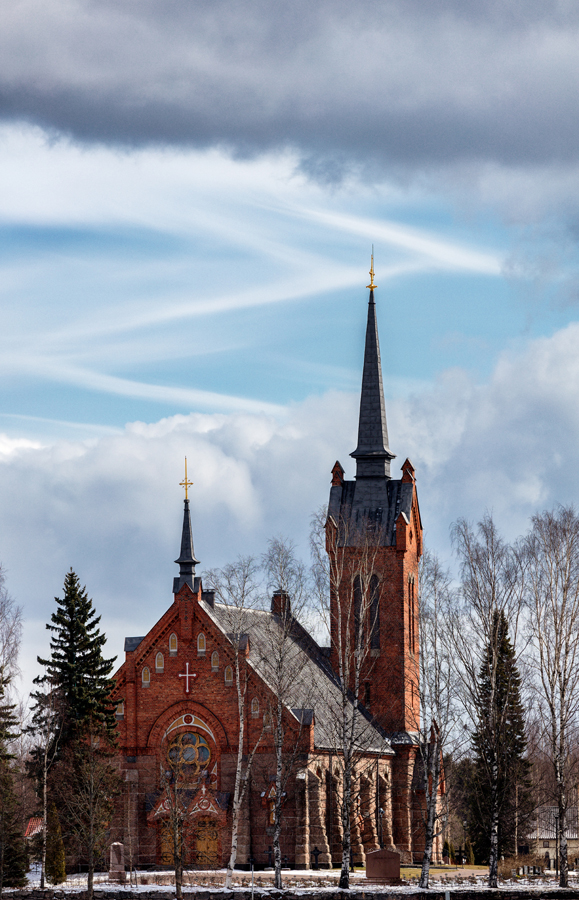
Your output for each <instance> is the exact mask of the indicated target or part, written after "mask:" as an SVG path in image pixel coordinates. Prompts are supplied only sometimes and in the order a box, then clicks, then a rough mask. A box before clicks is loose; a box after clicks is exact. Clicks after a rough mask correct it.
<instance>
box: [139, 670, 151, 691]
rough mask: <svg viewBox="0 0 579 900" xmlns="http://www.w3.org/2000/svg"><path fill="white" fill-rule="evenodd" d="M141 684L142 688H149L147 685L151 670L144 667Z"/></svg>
mask: <svg viewBox="0 0 579 900" xmlns="http://www.w3.org/2000/svg"><path fill="white" fill-rule="evenodd" d="M141 683H142V685H143V687H149V685H150V683H151V670H150V669H149V667H148V666H145V668H144V669H143V671H142V674H141Z"/></svg>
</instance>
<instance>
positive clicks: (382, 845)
mask: <svg viewBox="0 0 579 900" xmlns="http://www.w3.org/2000/svg"><path fill="white" fill-rule="evenodd" d="M378 812H379V814H380V850H383V849H384V832H383V830H382V818H383V816H384V810H383V809H382V807H380V809H379V810H378Z"/></svg>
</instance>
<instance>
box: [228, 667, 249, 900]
mask: <svg viewBox="0 0 579 900" xmlns="http://www.w3.org/2000/svg"><path fill="white" fill-rule="evenodd" d="M240 677H241V673H240V671H239V653H238V652H237V651H236V654H235V683H236V685H237V711H238V715H239V743H238V745H237V769H236V771H235V788H234V791H233V811H232V818H231V853H230V855H229V862H228V864H227V873H226V875H225V887H226V888H227V889H228V890H230V889H231V884H232V880H233V870H234V868H235V862H236V860H237V840H238V831H239V813H240V811H241V804H242V803H243V795H244V793H245V791H244V790H243V786H242V768H243V742H244V739H245V694H244V692H243V691H242V689H241V684H240Z"/></svg>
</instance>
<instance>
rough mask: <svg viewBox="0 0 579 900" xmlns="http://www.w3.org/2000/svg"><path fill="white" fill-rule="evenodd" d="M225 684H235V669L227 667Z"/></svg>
mask: <svg viewBox="0 0 579 900" xmlns="http://www.w3.org/2000/svg"><path fill="white" fill-rule="evenodd" d="M224 677H225V684H233V669H232V668H231V666H225V675H224Z"/></svg>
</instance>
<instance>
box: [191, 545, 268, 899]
mask: <svg viewBox="0 0 579 900" xmlns="http://www.w3.org/2000/svg"><path fill="white" fill-rule="evenodd" d="M205 579H206V581H207V582H208V583H209V584H210V586H211V588H212V590H214V591H215V595H216V598H217V599H218V600H219V601H220V602H221V603H223V604H224V607H225V609H224V610H222V615H221V616H220V618H221V621H222V622H225V623H226V627H227V629H228V637H229V639H230V641H231V646H232V650H233V656H234V666H233V668H234V675H235V686H236V691H237V712H238V737H237V740H238V743H237V766H236V770H235V786H234V789H233V804H232V820H231V853H230V855H229V862H228V864H227V872H226V876H225V887H226V888H230V887H231V884H232V879H233V870H234V868H235V863H236V860H237V845H238V832H239V821H240V815H241V809H242V806H243V802H244V800H245V796H246V793H247V788H248V784H249V778H250V775H251V769H252V766H253V760H254V757H255V754H256V752H257V748H258V746H259V744H260V742H261V737H262V734H263V731H261V732H260V734H259V736H258V738H257V740H256V741H255V743H254V745H253V747H252V748H251V749H250V751H249V753H248V754H245V752H244V750H245V742H246V726H247V686H248V681H249V670H248V667H247V661H246V651H247V646H248V645H247V641H248V633H247V632H248V627H249V626H248V612H249V611H250V610H252V609H255V608H256V606H258V604H259V603H260V600H261V599H262V586H261V583H260V581H259V564H258V563H257V561H256V560H255V559H253V558H252V557H249V556H246V557H239V558H238V559H237V560H236V562H234V563H230V564H229V565H227V566H225V567H224V568H223V569H215V570H212V571H210V572H208V573H206V575H205Z"/></svg>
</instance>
